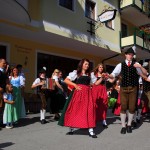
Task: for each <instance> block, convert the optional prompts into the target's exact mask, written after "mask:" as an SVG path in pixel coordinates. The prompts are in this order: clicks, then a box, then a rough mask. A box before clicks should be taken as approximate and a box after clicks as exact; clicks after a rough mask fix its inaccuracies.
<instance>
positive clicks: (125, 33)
mask: <svg viewBox="0 0 150 150" xmlns="http://www.w3.org/2000/svg"><path fill="white" fill-rule="evenodd" d="M127 31H128V30H127V25H126V24H123V23H121V33H122V38H123V37H127V36H128V32H127Z"/></svg>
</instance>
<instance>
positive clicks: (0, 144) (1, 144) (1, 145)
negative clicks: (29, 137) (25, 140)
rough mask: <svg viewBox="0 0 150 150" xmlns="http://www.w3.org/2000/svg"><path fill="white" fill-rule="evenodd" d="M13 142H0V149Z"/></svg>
mask: <svg viewBox="0 0 150 150" xmlns="http://www.w3.org/2000/svg"><path fill="white" fill-rule="evenodd" d="M14 144H15V143H12V142H6V143H0V150H3V148H6V147H8V146H11V145H14Z"/></svg>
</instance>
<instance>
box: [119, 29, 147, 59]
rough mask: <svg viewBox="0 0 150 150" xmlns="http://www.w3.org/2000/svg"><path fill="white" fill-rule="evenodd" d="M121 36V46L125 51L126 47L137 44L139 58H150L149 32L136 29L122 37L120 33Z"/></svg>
mask: <svg viewBox="0 0 150 150" xmlns="http://www.w3.org/2000/svg"><path fill="white" fill-rule="evenodd" d="M120 37H121V38H120V46H121V49H122V50H123V51H124V50H125V49H126V48H128V47H131V46H134V45H135V46H136V53H137V58H139V59H147V58H150V34H147V33H145V32H144V31H142V30H139V29H135V31H134V34H133V35H130V36H127V37H122V36H121V34H120Z"/></svg>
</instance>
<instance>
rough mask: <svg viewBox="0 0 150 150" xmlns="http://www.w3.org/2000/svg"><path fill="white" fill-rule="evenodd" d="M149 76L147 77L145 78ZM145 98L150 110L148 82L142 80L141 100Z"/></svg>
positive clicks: (149, 85)
mask: <svg viewBox="0 0 150 150" xmlns="http://www.w3.org/2000/svg"><path fill="white" fill-rule="evenodd" d="M149 75H150V74H148V75H147V77H148V76H149ZM145 96H146V98H147V99H148V108H150V82H148V81H145V80H143V94H142V100H145Z"/></svg>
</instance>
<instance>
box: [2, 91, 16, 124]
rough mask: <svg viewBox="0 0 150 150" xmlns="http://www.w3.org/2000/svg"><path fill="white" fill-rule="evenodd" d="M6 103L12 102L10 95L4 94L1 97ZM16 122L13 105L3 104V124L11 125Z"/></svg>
mask: <svg viewBox="0 0 150 150" xmlns="http://www.w3.org/2000/svg"><path fill="white" fill-rule="evenodd" d="M3 97H4V98H5V99H7V100H8V101H12V100H13V96H12V94H6V93H5V94H4V96H3ZM17 120H18V118H17V111H16V109H15V107H14V104H8V103H5V108H4V113H3V124H7V123H13V122H16V121H17Z"/></svg>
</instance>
